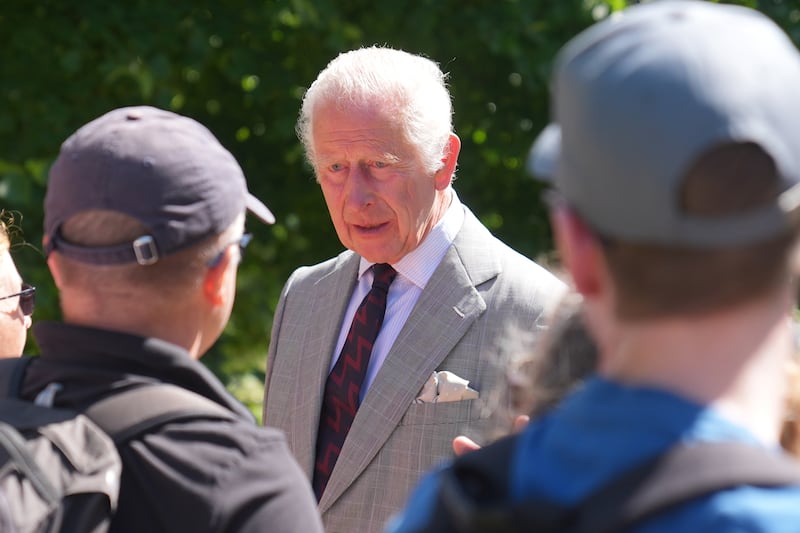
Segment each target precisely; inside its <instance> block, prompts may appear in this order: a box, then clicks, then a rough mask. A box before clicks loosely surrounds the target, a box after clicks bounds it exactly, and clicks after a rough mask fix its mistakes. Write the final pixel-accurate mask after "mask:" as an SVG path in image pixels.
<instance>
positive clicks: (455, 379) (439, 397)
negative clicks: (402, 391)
mask: <svg viewBox="0 0 800 533" xmlns="http://www.w3.org/2000/svg"><path fill="white" fill-rule="evenodd" d="M476 398H478V391H476V390H475V389H473V388H471V387H470V386H469V381H468V380H466V379H464V378H461V377H459V376H457V375H455V374H453V373H452V372H450V371H448V370H440V371H439V372H434V373H433V374H431V377H429V378H428V381H426V382H425V385H423V387H422V390H421V391H420V393H419V396H417V399H416V400H414V403H444V402H459V401H461V400H474V399H476Z"/></svg>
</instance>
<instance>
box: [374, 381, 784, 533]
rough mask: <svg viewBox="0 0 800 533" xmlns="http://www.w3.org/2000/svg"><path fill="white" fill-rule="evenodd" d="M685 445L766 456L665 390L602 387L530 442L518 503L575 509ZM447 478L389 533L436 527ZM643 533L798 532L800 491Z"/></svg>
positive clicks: (576, 400) (655, 524)
mask: <svg viewBox="0 0 800 533" xmlns="http://www.w3.org/2000/svg"><path fill="white" fill-rule="evenodd" d="M682 441H684V442H693V441H739V442H747V443H752V444H753V445H754V446H761V444H760V443H759V441H757V439H756V438H755V437H754V436H753V435H752V434H751V433H750V432H748V431H747V430H746V429H744V428H742V427H740V426H738V425H736V424H733V423H732V422H730V421H729V420H727V419H725V418H724V417H722V416H721V415H720V414H719V413H717V412H716V411H714V410H713V409H710V408H708V407H707V406H703V405H698V404H695V403H693V402H690V401H688V400H685V399H683V398H680V397H678V396H675V395H674V394H671V393H669V392H665V391H661V390H656V389H652V388H642V387H628V386H623V385H620V384H618V383H615V382H613V381H609V380H605V379H602V378H592V379H590V380H589V381H587V383H586V384H585V386H584V387H582V388H581V390H579V391H578V392H577V393H576V394H574V395H572V396H571V397H569V398H567V399H566V400H565V401H564V403H563V404H562V405H561V406H560V407H559V408H558V409H556V410H555V411H553V412H552V413H550V414H549V415H546V416H544V417H543V418H542V419H540V420H539V421H537V422H535V423H532V424H531V425H530V426H529V427H528V428H527V429H526V430H525V431H524V433H523V434H522V435H521V437H520V440H519V445H518V446H517V448H516V451H515V457H514V458H513V463H512V464H513V467H512V469H511V474H510V478H509V483H510V484H511V491H510V493H511V494H512V495H513V496H512V497H513V498H515V499H516V500H522V499H526V498H530V497H541V498H542V499H545V500H548V501H554V502H558V503H561V504H565V505H570V504H575V503H578V502H580V501H581V500H582V499H584V498H585V497H586V496H588V495H589V494H590V493H591V492H593V491H594V490H595V489H598V488H599V487H601V486H602V485H604V484H606V483H608V482H609V481H611V480H612V479H613V478H615V477H617V476H619V475H620V474H622V473H623V472H624V471H626V470H628V469H630V468H632V467H634V466H636V465H638V464H640V463H641V462H643V461H644V460H646V459H649V458H651V457H654V456H655V455H657V454H659V453H661V452H663V451H666V450H667V449H668V448H670V447H672V446H673V445H674V444H676V443H678V442H682ZM446 467H447V466H446V465H445V466H444V468H446ZM440 474H441V470H440V471H437V472H433V473H431V474H428V475H427V476H426V477H424V478H423V479H422V481H421V482H420V484H419V485H418V487H417V488H416V489H415V491H414V493H413V494H412V496H411V499H410V500H409V504H408V506H407V508H406V509H405V510H404V511H403V512H402V513H401V514H400V515H399V516H398V517H397V518H396V519H395V520H393V521H392V522H391V523H390V524H389V526H388V528H387V532H389V533H406V532H413V531H416V530H417V529H418V528H419V527H420V526H422V525H424V524H425V523H426V522H427V521H428V520H429V519H430V518H429V517H431V516H432V513H433V512H434V511H435V510H434V509H433V505H434V503H435V501H436V498H435V495H436V492H437V490H438V484H439V479H440ZM635 531H636V532H637V533H667V532H669V533H673V532H683V531H693V532H694V531H713V532H715V533H716V532H756V531H758V532H787V533H788V532H798V531H800V487H781V488H756V487H748V486H744V487H738V488H734V489H729V490H724V491H720V492H717V493H714V494H711V495H709V496H705V497H701V498H698V499H696V500H693V501H691V502H689V503H687V504H685V505H682V506H680V507H678V508H677V509H675V510H674V511H669V512H665V513H662V514H660V515H658V516H656V517H655V518H653V519H651V520H649V521H647V522H646V523H644V524H643V525H642V526H640V527H637V528H636V529H635Z"/></svg>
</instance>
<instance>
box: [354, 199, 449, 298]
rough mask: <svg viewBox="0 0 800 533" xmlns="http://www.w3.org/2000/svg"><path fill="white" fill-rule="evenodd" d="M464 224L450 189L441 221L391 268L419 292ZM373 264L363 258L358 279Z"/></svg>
mask: <svg viewBox="0 0 800 533" xmlns="http://www.w3.org/2000/svg"><path fill="white" fill-rule="evenodd" d="M463 223H464V208H463V206H462V205H461V201H460V200H459V199H458V195H457V194H456V191H455V190H454V189H453V188H450V206H449V207H448V208H447V211H445V214H444V216H443V217H442V219H441V220H440V221H439V222H438V223H437V224H436V225H435V226H434V227H433V229H431V232H430V233H429V234H428V236H427V237H425V240H423V241H422V242H421V243H420V245H419V246H417V247H416V248H415V249H414V250H412V251H410V252H409V253H407V254H406V255H405V256H403V258H402V259H400V261H398V262H397V263H394V264H392V266H393V267H394V269H395V270H397V272H398V274H400V275H401V276H403V277H404V278H406V279H407V280H409V281H410V282H411V283H413V284H414V285H416V286H417V287H419V288H420V289H424V288H425V285H427V284H428V281H429V280H430V279H431V276H432V275H433V272H434V271H435V270H436V268H437V267H438V266H439V263H441V261H442V258H444V254H445V253H447V249H448V248H450V245H451V244H453V241H454V240H455V238H456V235H457V234H458V232H459V230H461V225H462V224H463ZM372 265H373V263H371V262H369V261H367V260H366V259H364V258H363V257H362V258H361V262H360V264H359V267H358V278H359V279H361V277H362V276H363V275H364V273H365V272H366V271H367V270H368V269H369V268H370V267H371V266H372Z"/></svg>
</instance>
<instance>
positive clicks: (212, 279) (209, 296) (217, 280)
mask: <svg viewBox="0 0 800 533" xmlns="http://www.w3.org/2000/svg"><path fill="white" fill-rule="evenodd" d="M232 260H233V259H232V258H231V247H230V246H229V247H228V248H227V249H226V250H225V252H224V253H223V254H222V258H221V259H220V260H219V262H218V263H217V264H215V265H214V266H211V267H208V269H207V270H206V275H205V277H204V278H203V297H204V298H205V299H206V301H207V302H208V303H209V304H211V305H212V306H214V307H216V306H219V305H222V304H223V303H224V302H225V298H224V293H225V290H226V284H225V280H226V279H227V276H228V270H229V268H228V266H229V265H230V263H231V261H232Z"/></svg>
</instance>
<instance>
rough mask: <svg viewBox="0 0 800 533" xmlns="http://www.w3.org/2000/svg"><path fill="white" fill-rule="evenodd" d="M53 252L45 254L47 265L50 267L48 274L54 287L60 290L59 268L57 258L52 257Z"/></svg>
mask: <svg viewBox="0 0 800 533" xmlns="http://www.w3.org/2000/svg"><path fill="white" fill-rule="evenodd" d="M55 253H56V252H51V253H50V255H48V256H47V267H48V268H49V269H50V275H51V276H53V281H54V282H55V284H56V288H58V289H59V290H62V285H61V271H60V270H59V265H58V260H57V259H56V258H55V257H54V256H55Z"/></svg>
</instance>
